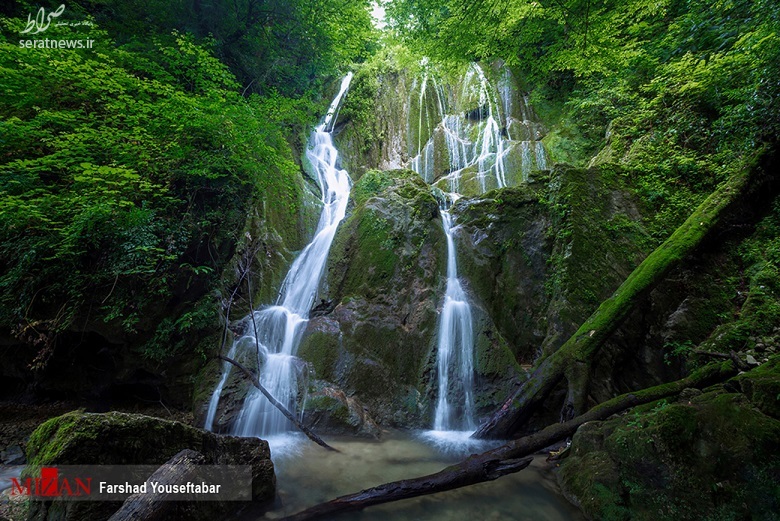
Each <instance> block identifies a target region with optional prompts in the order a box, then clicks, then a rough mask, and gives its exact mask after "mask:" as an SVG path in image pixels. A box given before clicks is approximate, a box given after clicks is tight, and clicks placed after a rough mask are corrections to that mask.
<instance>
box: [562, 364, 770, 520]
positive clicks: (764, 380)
mask: <svg viewBox="0 0 780 521" xmlns="http://www.w3.org/2000/svg"><path fill="white" fill-rule="evenodd" d="M751 373H752V372H751ZM751 373H747V374H745V375H742V376H740V377H737V378H735V379H733V380H732V381H731V382H729V383H727V384H726V385H721V386H717V387H715V388H713V389H711V390H708V391H706V392H704V393H688V394H687V395H686V393H683V395H682V396H681V398H680V399H678V400H677V401H671V400H661V401H659V402H655V403H652V404H648V405H645V406H642V407H637V408H636V409H634V410H633V411H632V412H630V413H628V414H626V415H623V416H619V417H616V418H613V419H610V420H607V421H604V422H592V423H588V424H586V425H584V426H582V427H581V428H580V429H579V430H578V431H577V433H576V434H575V436H574V439H573V441H572V450H571V453H570V456H569V457H568V458H566V459H565V460H564V463H563V464H562V465H561V468H560V475H559V478H560V482H561V486H562V488H563V490H564V492H565V493H566V495H567V496H569V497H570V498H571V499H573V500H574V501H575V502H576V503H578V504H579V505H580V507H581V508H582V509H583V511H584V512H585V513H586V515H588V516H589V517H591V518H593V519H605V520H629V519H630V520H651V519H652V520H680V521H685V520H713V521H714V520H721V519H767V520H771V519H778V514H777V513H778V512H780V486H778V485H777V483H778V480H777V476H778V475H780V451H778V447H780V421H779V420H778V419H777V418H773V417H771V416H769V415H767V414H764V413H763V412H762V411H761V410H759V409H757V408H756V407H755V406H754V403H755V402H751V399H749V397H748V396H746V395H743V394H740V393H733V392H728V389H733V388H735V387H736V386H737V385H741V386H742V387H743V388H746V389H750V390H751V391H752V392H753V394H752V395H751V396H752V397H756V396H760V395H761V390H762V389H771V388H775V389H776V387H772V386H776V385H778V382H780V371H778V366H777V364H773V366H772V367H768V368H765V369H764V371H759V370H756V373H755V375H753V374H751ZM757 403H764V401H763V398H759V399H758V400H757ZM770 410H771V409H770Z"/></svg>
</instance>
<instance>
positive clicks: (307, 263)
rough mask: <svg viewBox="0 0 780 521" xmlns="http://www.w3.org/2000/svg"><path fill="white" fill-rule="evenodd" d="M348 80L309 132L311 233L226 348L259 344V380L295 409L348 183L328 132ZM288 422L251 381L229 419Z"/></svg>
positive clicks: (253, 432)
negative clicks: (317, 205)
mask: <svg viewBox="0 0 780 521" xmlns="http://www.w3.org/2000/svg"><path fill="white" fill-rule="evenodd" d="M351 80H352V73H349V74H347V75H346V76H345V77H344V79H343V80H342V82H341V88H340V90H339V92H338V94H337V95H336V97H335V98H334V99H333V101H332V102H331V104H330V107H329V109H328V112H327V114H326V116H325V118H324V119H323V121H322V123H320V125H319V126H317V127H316V128H315V129H314V131H313V132H312V134H311V136H310V138H309V143H308V146H307V149H306V158H307V160H308V162H309V164H310V165H311V168H312V170H313V172H312V173H313V174H315V175H316V178H317V181H318V183H319V186H320V189H321V191H322V213H321V215H320V220H319V224H318V225H317V230H316V231H315V234H314V238H313V239H312V241H311V242H310V243H309V244H308V245H307V246H306V247H305V248H304V249H303V251H302V252H301V254H300V255H299V256H298V257H297V258H296V259H295V261H294V262H293V264H292V266H291V267H290V270H289V271H288V272H287V275H286V277H285V279H284V282H283V283H282V287H281V290H280V292H279V297H278V299H277V302H276V304H275V305H273V306H267V307H264V308H261V309H258V310H254V311H253V312H252V314H250V315H249V317H247V319H245V322H246V323H247V324H248V326H247V331H246V332H245V333H244V334H243V336H241V337H240V338H238V339H237V340H236V341H235V342H234V344H233V346H231V348H230V352H229V354H228V356H231V357H234V356H237V355H238V354H240V353H242V352H243V353H246V352H250V353H254V351H255V350H256V346H258V345H259V353H258V354H257V359H258V365H259V367H260V368H261V369H260V382H261V383H262V384H263V386H264V387H265V388H266V389H267V390H268V391H269V392H270V393H271V394H272V395H273V396H274V397H275V398H276V399H277V400H279V401H280V402H281V403H282V404H284V405H285V406H286V407H287V408H288V409H289V410H290V411H294V410H295V409H296V402H297V399H298V387H299V380H300V376H301V375H300V373H301V365H300V364H298V363H296V362H297V360H298V359H297V358H296V357H295V355H296V352H297V350H298V345H299V343H300V336H301V334H302V332H303V330H304V328H305V324H306V322H307V321H308V317H309V311H310V310H311V308H312V305H313V303H314V300H315V298H316V295H317V289H318V288H319V285H320V281H321V279H322V274H323V272H324V270H325V264H326V262H327V259H328V253H329V251H330V247H331V244H332V243H333V238H334V236H335V234H336V229H337V228H338V225H339V223H340V222H341V221H342V220H343V219H344V216H345V214H346V210H347V202H348V200H349V192H350V189H351V187H352V180H351V179H350V177H349V174H348V173H347V171H346V170H342V169H339V168H338V151H337V150H336V148H335V146H334V145H333V139H332V134H331V133H332V131H333V127H334V125H335V123H336V119H337V117H338V111H339V109H340V106H341V102H342V99H343V98H344V95H345V94H346V92H347V89H348V88H349V84H350V81H351ZM229 371H230V365H229V364H227V363H225V366H224V367H223V373H222V377H221V379H220V382H219V384H218V385H217V388H216V389H215V390H214V393H213V394H212V397H211V401H210V403H209V409H208V414H207V418H206V422H205V428H206V429H209V430H211V429H213V424H214V417H215V415H216V411H217V405H218V403H219V399H220V396H221V394H222V389H223V387H224V385H225V382H226V381H227V379H228V375H229ZM290 427H291V425H290V422H289V420H287V418H285V417H284V416H283V415H282V414H281V412H279V410H278V409H276V407H274V406H273V405H271V404H270V402H268V400H267V399H266V398H265V397H264V396H262V394H261V393H260V391H259V390H257V389H256V388H254V387H252V388H251V389H250V391H249V393H248V394H247V397H246V399H245V400H244V403H243V406H242V408H241V411H240V412H239V414H238V416H237V418H236V420H235V422H234V424H233V427H232V434H235V435H239V436H264V437H265V436H269V435H273V434H279V433H283V432H286V431H288V430H290Z"/></svg>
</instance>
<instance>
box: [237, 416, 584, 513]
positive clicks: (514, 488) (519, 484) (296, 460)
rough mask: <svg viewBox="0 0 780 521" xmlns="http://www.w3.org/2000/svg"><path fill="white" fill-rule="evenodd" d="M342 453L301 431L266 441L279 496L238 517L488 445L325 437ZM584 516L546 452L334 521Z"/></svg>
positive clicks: (298, 506)
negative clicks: (487, 476) (482, 477)
mask: <svg viewBox="0 0 780 521" xmlns="http://www.w3.org/2000/svg"><path fill="white" fill-rule="evenodd" d="M326 441H327V442H328V443H329V444H331V445H332V446H333V447H335V448H337V449H339V450H340V451H341V453H333V452H328V451H326V450H324V449H323V448H321V447H318V446H317V445H314V444H313V443H311V442H309V441H308V440H306V439H305V438H301V437H298V436H290V435H287V436H283V437H280V438H274V439H270V440H269V442H270V444H271V453H272V458H273V460H274V465H275V467H276V477H277V500H276V503H275V504H274V506H273V508H272V509H271V510H268V511H265V512H263V511H258V510H250V511H245V512H244V513H243V514H242V515H241V516H240V518H239V519H240V520H241V521H250V520H258V521H259V520H269V519H278V518H281V517H284V516H286V515H289V514H293V513H295V512H298V511H300V510H303V509H304V508H307V507H310V506H313V505H316V504H318V503H321V502H324V501H327V500H330V499H333V498H335V497H338V496H341V495H344V494H349V493H352V492H358V491H360V490H362V489H366V488H369V487H372V486H376V485H380V484H382V483H386V482H388V481H395V480H400V479H407V478H413V477H417V476H423V475H425V474H432V473H434V472H437V471H439V470H441V469H443V468H444V467H446V466H447V465H450V464H452V463H455V462H457V461H460V460H461V459H463V457H464V456H467V455H469V454H471V453H477V452H482V451H484V450H487V449H489V448H490V447H491V446H493V445H491V444H490V443H488V442H476V441H473V440H470V439H468V438H467V436H465V435H463V434H462V433H436V432H430V431H429V432H419V433H407V432H397V431H396V432H390V433H387V434H386V436H385V437H384V439H383V440H382V441H367V440H356V439H354V438H327V439H326ZM376 519H381V520H382V521H407V520H415V521H427V520H431V521H434V520H435V521H476V520H480V521H482V520H486V521H499V520H510V519H511V520H519V521H522V520H529V521H531V520H533V521H564V520H584V519H585V518H584V517H583V516H582V515H581V514H580V512H579V511H578V510H577V509H576V508H574V507H573V506H572V505H571V504H570V503H568V502H567V501H566V500H565V499H564V498H563V496H561V495H560V492H559V490H558V486H557V484H556V482H555V478H554V476H552V475H551V472H550V471H549V464H548V463H546V462H545V461H544V457H543V456H541V457H536V458H535V459H534V462H533V463H532V464H531V466H529V467H528V468H526V469H525V470H522V471H520V472H518V473H516V474H512V475H509V476H504V477H502V478H499V479H497V480H496V481H491V482H488V483H480V484H478V485H472V486H469V487H464V488H461V489H458V490H451V491H449V492H441V493H438V494H434V495H430V496H423V497H419V498H414V499H407V500H404V501H399V502H395V503H389V504H386V505H380V506H375V507H370V508H368V509H366V510H364V511H362V512H357V513H350V514H345V515H342V516H339V517H338V520H339V521H342V520H343V521H369V520H376Z"/></svg>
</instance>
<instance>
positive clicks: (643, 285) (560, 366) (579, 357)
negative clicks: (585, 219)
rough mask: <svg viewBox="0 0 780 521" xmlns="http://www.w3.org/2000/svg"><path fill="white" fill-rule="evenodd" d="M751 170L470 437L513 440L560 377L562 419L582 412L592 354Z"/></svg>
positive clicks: (738, 193)
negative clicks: (563, 396) (565, 387)
mask: <svg viewBox="0 0 780 521" xmlns="http://www.w3.org/2000/svg"><path fill="white" fill-rule="evenodd" d="M753 170H754V168H752V167H751V168H746V169H745V170H743V171H741V172H739V173H737V174H735V175H733V176H732V177H731V178H730V179H728V180H727V181H726V182H724V183H723V184H722V185H721V186H720V187H719V188H718V189H717V190H716V191H715V192H713V193H712V194H711V195H710V196H709V197H708V198H707V199H706V200H705V201H704V202H703V203H702V204H701V205H699V207H698V208H697V209H696V210H695V211H694V212H693V214H691V216H690V217H688V219H687V220H686V221H685V222H684V223H683V224H682V225H681V226H680V227H679V228H678V229H677V230H676V231H675V232H674V233H673V234H672V235H671V236H670V237H669V238H668V239H667V240H666V241H665V242H664V243H663V244H661V245H660V246H659V247H658V248H657V249H656V250H655V251H653V252H652V253H651V254H650V255H649V256H648V257H647V258H646V259H645V260H644V261H643V262H642V263H641V264H640V265H639V266H638V267H637V268H636V269H635V270H634V271H633V272H632V273H631V274H630V275H629V276H628V278H627V279H626V280H625V281H624V282H623V284H621V285H620V287H619V288H618V289H617V291H615V293H614V294H613V295H612V296H611V297H610V298H609V299H607V300H605V301H604V302H602V303H601V305H600V306H599V308H598V309H597V310H596V312H595V313H593V314H592V315H591V316H590V318H588V319H587V320H586V321H585V323H584V324H582V326H581V327H580V328H579V329H578V330H577V332H576V333H574V335H573V336H572V337H571V338H569V340H567V341H566V343H564V344H563V345H562V346H561V347H560V348H559V349H558V350H557V351H556V352H554V353H552V354H551V355H549V356H547V357H546V358H544V359H542V360H540V361H538V362H537V365H536V369H535V370H534V372H533V373H532V375H531V377H530V378H529V379H528V380H527V381H526V382H525V383H524V384H523V385H522V386H521V387H520V388H519V389H518V390H517V391H516V392H514V394H512V395H511V396H510V397H509V398H508V399H507V400H506V401H505V402H504V403H503V404H502V406H501V407H500V408H499V409H498V410H497V411H496V412H495V413H493V415H492V416H491V417H490V418H489V419H488V421H487V422H485V423H483V424H482V425H481V426H480V428H479V429H478V430H477V431H476V432H475V433H474V434H473V437H474V438H483V439H484V438H492V439H507V438H511V437H512V435H513V434H514V433H516V432H517V431H518V430H519V429H520V428H521V427H522V426H523V425H524V424H525V423H526V422H527V421H528V419H529V418H530V417H531V415H532V414H533V413H534V411H535V410H536V409H537V407H538V406H539V405H540V404H541V403H542V402H543V401H544V400H545V399H546V398H547V396H548V395H549V394H550V393H551V392H552V391H553V389H555V387H557V386H558V384H560V383H561V382H563V381H564V380H565V381H566V383H567V385H568V394H567V398H566V403H565V404H564V407H563V412H562V415H563V419H564V420H565V419H567V418H571V417H574V416H576V415H577V414H579V413H581V412H582V411H583V409H584V407H585V405H586V398H587V394H588V389H587V388H588V381H589V375H590V374H591V366H592V364H593V362H594V361H595V356H596V354H597V353H598V352H599V350H600V349H601V347H602V346H603V345H604V342H606V340H607V339H608V338H609V337H610V335H611V334H612V333H613V332H614V331H615V330H616V329H617V328H618V327H619V326H620V325H621V324H622V323H623V321H624V320H625V319H626V318H627V317H628V316H629V314H630V313H631V311H632V310H633V309H634V307H635V306H636V304H637V303H638V302H640V301H641V300H642V299H643V298H644V297H645V296H646V295H647V294H648V293H649V292H650V291H651V290H652V289H653V288H654V287H655V286H656V285H657V284H658V283H659V282H661V281H662V280H663V279H664V277H665V276H666V275H667V274H668V273H669V271H670V270H671V269H672V268H674V267H675V266H677V264H679V262H680V261H681V260H682V259H683V258H685V257H686V256H687V255H688V254H690V253H691V252H692V251H693V250H694V249H695V248H696V247H697V246H698V245H699V244H700V243H701V242H702V240H703V239H704V238H705V237H706V236H707V234H708V233H709V232H710V231H711V230H712V229H713V228H714V227H715V226H717V224H718V223H719V222H720V221H721V220H722V218H723V216H724V214H726V213H727V210H728V209H730V208H732V207H733V206H734V204H735V203H736V202H738V201H739V200H740V199H741V197H742V195H744V194H745V193H746V192H747V186H748V181H749V180H750V179H751V172H752V171H753Z"/></svg>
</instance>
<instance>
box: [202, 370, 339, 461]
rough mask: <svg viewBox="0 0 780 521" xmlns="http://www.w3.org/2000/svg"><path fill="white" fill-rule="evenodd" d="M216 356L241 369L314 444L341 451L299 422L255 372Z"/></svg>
mask: <svg viewBox="0 0 780 521" xmlns="http://www.w3.org/2000/svg"><path fill="white" fill-rule="evenodd" d="M217 358H219V359H220V360H224V361H225V362H228V363H230V364H232V365H233V366H235V367H236V368H237V369H238V370H239V371H241V372H242V373H244V376H246V377H247V378H248V379H249V381H250V382H252V385H254V386H255V387H257V388H258V389H259V390H260V392H261V393H263V396H265V397H266V398H268V401H269V402H271V404H272V405H273V406H274V407H276V408H277V409H279V411H281V413H282V414H284V416H285V418H287V419H288V420H290V421H291V422H292V423H293V424H294V425H295V426H296V427H298V429H300V430H301V432H303V433H304V434H305V435H306V436H308V438H309V439H310V440H311V441H313V442H314V443H316V444H317V445H319V446H320V447H324V448H326V449H328V450H330V451H333V452H341V451H339V450H338V449H334V448H333V447H331V446H330V445H328V444H327V443H325V442H324V441H322V438H320V437H319V436H317V435H316V434H314V433H313V432H312V431H311V429H309V428H308V427H306V426H305V425H304V424H302V423H301V422H299V421H298V418H296V417H295V415H294V414H293V413H291V412H290V411H289V410H287V407H285V406H284V405H283V404H282V402H280V401H279V400H277V399H276V398H274V396H273V395H272V394H271V393H269V392H268V389H266V388H265V387H263V385H262V384H261V383H260V380H259V379H258V378H257V375H255V373H253V372H252V371H250V370H249V369H247V368H246V367H245V366H244V365H242V364H240V363H239V362H236V361H235V360H233V359H232V358H228V357H227V356H222V355H217Z"/></svg>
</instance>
